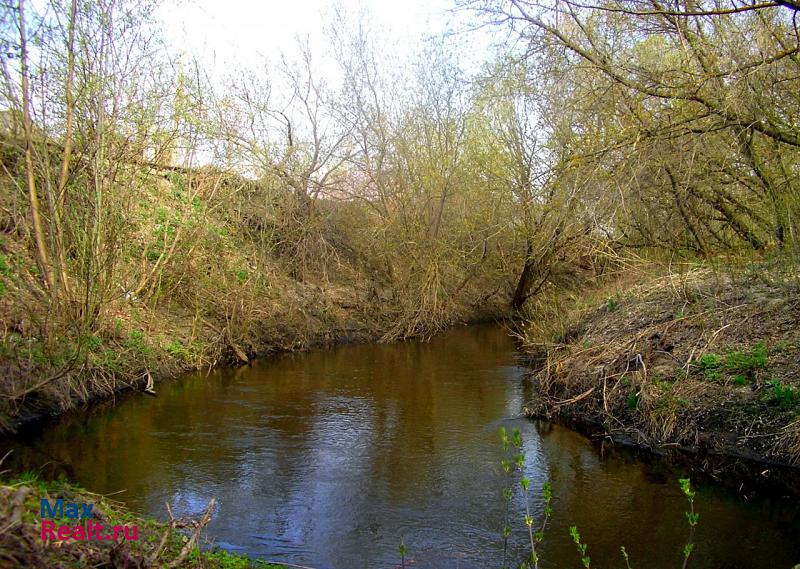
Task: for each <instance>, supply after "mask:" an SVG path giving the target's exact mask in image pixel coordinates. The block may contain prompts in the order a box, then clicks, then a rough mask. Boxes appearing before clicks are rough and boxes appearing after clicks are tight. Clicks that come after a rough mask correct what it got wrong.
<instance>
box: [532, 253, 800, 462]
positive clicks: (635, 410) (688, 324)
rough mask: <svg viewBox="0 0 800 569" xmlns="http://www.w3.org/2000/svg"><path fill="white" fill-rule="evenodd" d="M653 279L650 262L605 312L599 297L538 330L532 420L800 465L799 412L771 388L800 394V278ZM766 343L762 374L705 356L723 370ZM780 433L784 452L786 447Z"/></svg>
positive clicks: (612, 288) (605, 290) (608, 290)
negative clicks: (558, 420)
mask: <svg viewBox="0 0 800 569" xmlns="http://www.w3.org/2000/svg"><path fill="white" fill-rule="evenodd" d="M654 271H656V269H655V268H654V267H653V266H652V265H651V267H650V272H651V275H650V276H649V277H647V278H644V279H642V277H641V273H640V272H637V273H634V274H633V276H628V277H627V278H626V279H625V280H623V281H621V282H618V283H616V284H608V285H605V286H604V287H602V289H601V292H600V293H599V294H600V295H608V296H606V301H605V302H604V303H601V304H600V303H598V302H597V300H598V295H597V292H595V294H594V295H591V296H587V297H586V298H584V299H581V300H580V301H577V302H576V301H573V302H572V304H571V305H570V306H568V307H566V308H559V309H557V310H554V311H555V312H557V313H558V315H559V317H558V319H557V320H556V325H555V328H552V326H553V325H552V324H550V323H548V324H541V323H540V324H538V325H531V326H529V327H528V329H527V330H526V331H527V335H526V338H527V339H528V346H529V349H530V350H531V351H532V352H534V353H538V354H539V355H540V358H541V361H542V365H541V366H540V369H538V370H537V373H536V382H535V385H536V387H537V389H536V399H535V400H534V401H532V402H531V403H530V404H529V405H528V410H529V412H530V413H531V414H534V415H545V416H551V417H554V416H555V417H557V416H562V417H569V418H571V419H577V420H579V421H583V422H588V423H593V424H597V425H602V426H603V428H604V429H605V430H606V431H607V432H609V433H612V434H613V433H618V434H625V435H627V436H629V437H633V438H635V439H637V440H639V441H640V442H642V443H643V444H646V445H650V446H663V445H678V446H685V447H692V448H711V449H714V450H723V451H724V452H730V453H733V454H736V453H741V454H748V455H751V454H753V453H755V454H757V455H760V456H763V457H767V456H769V457H771V458H773V459H777V460H779V461H782V462H792V461H794V462H796V461H797V458H798V456H800V455H798V444H797V443H798V439H796V438H793V437H796V436H797V435H796V433H797V426H796V425H795V424H794V423H790V421H791V420H792V417H793V416H794V415H793V412H797V411H800V409H796V410H795V411H792V409H787V408H784V407H781V406H779V405H777V404H776V403H775V402H774V401H772V400H771V399H770V391H769V389H768V388H767V386H766V382H767V380H768V379H773V378H774V379H777V380H779V381H781V382H784V383H785V384H786V385H794V386H795V388H800V384H799V383H800V381H799V380H798V376H797V372H798V371H800V370H798V365H799V364H800V326H798V324H800V304H798V302H797V300H796V299H797V296H796V290H795V288H794V287H795V285H794V284H793V281H792V278H790V277H787V275H786V274H784V273H781V272H779V271H775V270H774V268H772V267H767V266H764V265H762V266H761V268H760V270H758V271H751V273H750V275H749V276H747V277H746V278H743V277H742V275H740V274H737V275H731V274H725V273H720V272H719V271H714V270H712V269H710V268H706V267H691V268H688V269H687V270H684V271H682V272H680V273H676V272H674V271H669V272H666V273H662V274H656V275H655V276H653V272H654ZM631 281H639V282H637V284H635V285H630V283H631ZM620 289H622V290H624V292H619V291H620ZM587 305H591V306H587ZM547 326H551V328H547ZM553 329H555V330H557V331H558V333H557V334H556V335H555V337H553ZM543 330H546V332H545V333H543V332H542V331H543ZM548 335H549V338H548ZM759 342H764V343H765V345H766V346H767V348H768V350H769V358H768V364H767V365H766V366H764V367H763V368H761V367H759V368H758V369H755V368H754V369H752V370H749V369H748V370H746V371H742V372H741V373H740V372H739V371H737V370H736V369H733V368H730V369H726V368H725V367H724V366H723V365H722V364H721V363H720V364H719V365H718V366H717V367H715V368H714V369H709V370H708V372H706V371H704V368H703V367H702V366H703V364H702V362H703V361H711V360H703V357H704V356H706V358H713V357H715V355H716V357H717V358H718V359H719V361H720V362H724V361H726V360H725V358H726V357H727V354H729V353H731V352H737V353H740V354H747V353H749V350H752V349H753V346H755V345H757V344H758V343H759ZM731 361H733V360H731ZM725 365H728V364H725ZM731 365H733V364H731ZM792 425H794V426H792ZM779 432H781V433H784V434H783V435H781V440H784V443H782V444H780V445H777V444H776V440H777V439H778V433H779ZM731 441H735V442H731Z"/></svg>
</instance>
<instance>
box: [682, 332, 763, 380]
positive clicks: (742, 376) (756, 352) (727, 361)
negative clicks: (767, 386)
mask: <svg viewBox="0 0 800 569" xmlns="http://www.w3.org/2000/svg"><path fill="white" fill-rule="evenodd" d="M767 362H768V352H767V347H766V344H765V343H764V342H758V343H757V344H756V345H755V346H753V348H752V349H750V350H737V351H731V352H728V353H727V354H726V355H725V357H721V356H719V355H717V354H704V355H703V356H701V357H700V358H699V359H698V360H697V363H696V364H695V368H696V369H697V370H698V371H700V373H702V375H703V377H704V378H705V379H706V380H708V381H720V380H723V379H725V378H726V377H730V376H733V382H734V383H735V384H736V385H745V384H746V383H747V381H748V379H753V378H755V376H756V374H757V372H758V371H760V370H762V369H764V368H765V367H767Z"/></svg>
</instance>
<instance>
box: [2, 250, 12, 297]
mask: <svg viewBox="0 0 800 569" xmlns="http://www.w3.org/2000/svg"><path fill="white" fill-rule="evenodd" d="M12 273H13V270H12V268H11V265H9V263H8V257H6V256H5V255H3V254H2V253H0V296H3V294H4V293H5V291H6V282H5V279H6V278H8V277H10V276H11V275H12Z"/></svg>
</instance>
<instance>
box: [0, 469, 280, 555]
mask: <svg viewBox="0 0 800 569" xmlns="http://www.w3.org/2000/svg"><path fill="white" fill-rule="evenodd" d="M58 499H63V500H64V501H65V502H71V503H78V504H92V507H91V510H92V515H93V517H92V521H93V523H100V524H102V526H103V527H104V528H106V529H108V528H112V527H114V526H127V527H128V528H133V527H136V528H137V539H135V540H124V539H122V537H121V536H120V537H119V538H118V539H116V540H113V539H112V540H105V541H102V540H101V541H76V540H75V539H73V538H72V537H68V538H66V539H56V540H52V539H47V540H43V539H42V529H41V527H42V516H41V502H42V500H48V501H49V502H50V503H55V501H56V500H58ZM212 513H213V512H212ZM55 521H56V522H57V524H59V525H60V524H68V525H71V526H74V523H75V522H73V521H71V520H69V519H63V520H55ZM207 522H208V519H200V520H188V519H172V521H171V522H160V521H156V520H153V519H148V518H143V517H139V516H136V515H134V514H132V513H131V512H129V511H127V510H126V509H125V508H124V507H123V506H122V505H121V504H119V503H117V502H114V501H113V500H110V499H108V498H105V497H103V496H99V495H97V494H93V493H91V492H88V491H86V490H83V489H82V488H79V487H76V486H74V485H71V484H69V483H67V482H64V481H53V482H42V481H40V480H37V479H36V478H34V477H29V478H22V479H18V480H2V481H0V526H2V528H3V530H2V531H0V565H1V566H3V567H10V568H22V567H62V568H64V569H69V568H78V567H169V568H172V569H247V568H249V567H257V568H260V569H284V566H283V565H276V564H271V563H267V562H264V561H261V560H251V559H249V558H248V557H246V556H244V555H237V554H231V553H228V552H227V551H225V550H221V549H215V548H208V547H202V548H201V547H200V543H201V537H200V533H201V531H202V529H203V527H204V526H205V524H206V523H207Z"/></svg>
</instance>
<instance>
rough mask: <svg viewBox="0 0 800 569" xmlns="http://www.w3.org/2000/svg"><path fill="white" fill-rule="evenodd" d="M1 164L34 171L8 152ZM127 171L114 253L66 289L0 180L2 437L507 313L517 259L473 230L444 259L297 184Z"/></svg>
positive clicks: (92, 262)
mask: <svg viewBox="0 0 800 569" xmlns="http://www.w3.org/2000/svg"><path fill="white" fill-rule="evenodd" d="M2 159H3V161H4V162H3V163H4V165H5V166H6V168H8V169H9V171H15V170H19V169H20V168H21V166H20V164H19V163H20V161H21V158H20V156H19V155H17V154H15V153H14V152H11V151H10V150H9V151H7V153H6V155H4V156H3V157H2ZM118 176H120V177H121V178H124V179H126V180H129V181H130V184H129V185H126V186H124V188H122V189H121V190H120V193H119V194H115V195H114V199H115V200H117V202H114V204H113V205H114V207H111V206H112V204H111V203H109V204H108V207H109V209H108V210H107V213H108V212H116V213H114V214H113V216H112V215H111V214H110V213H109V218H108V219H107V221H106V223H105V224H104V225H103V229H104V230H107V231H108V235H106V236H105V237H104V238H103V241H102V245H103V250H102V251H101V250H87V249H85V248H82V247H84V246H85V245H86V243H87V242H81V246H80V247H79V246H77V245H76V246H74V247H73V248H68V249H67V250H65V251H64V255H65V257H64V264H65V266H64V267H63V268H64V271H63V275H62V278H61V280H62V281H63V282H61V284H60V285H59V287H58V288H57V289H56V288H55V287H53V288H52V289H49V288H48V286H46V285H44V284H43V281H42V278H41V276H42V271H41V268H40V266H39V265H40V263H39V262H37V260H36V256H35V250H34V249H33V248H32V246H31V240H30V226H29V222H28V219H27V217H26V214H25V211H24V210H18V209H15V207H14V204H16V201H15V200H16V192H17V191H18V189H17V187H16V186H15V185H13V184H10V183H6V182H8V181H5V182H0V206H2V209H0V432H11V431H14V430H16V429H17V428H18V427H19V426H20V425H22V424H24V423H26V422H30V421H32V420H34V419H36V418H40V417H42V416H45V415H49V414H58V413H61V412H63V411H66V410H68V409H70V408H72V407H75V406H76V405H80V404H82V403H84V402H87V401H91V400H98V399H103V398H108V397H111V396H113V394H115V393H117V392H119V391H122V390H127V389H134V388H135V389H145V388H147V389H148V390H150V391H152V390H155V391H157V390H158V387H157V385H158V383H159V382H160V381H162V380H164V379H167V378H170V377H174V376H177V375H179V374H181V373H184V372H187V371H191V370H197V369H207V368H210V367H214V366H218V365H236V364H244V363H247V362H249V361H251V360H252V359H253V358H257V357H261V356H264V355H267V354H270V353H274V352H280V351H295V350H305V349H308V348H311V347H313V346H319V345H331V344H335V343H341V342H350V341H367V340H369V341H391V340H396V339H403V338H410V337H415V336H430V335H432V334H435V333H436V332H438V331H440V330H442V329H444V328H446V327H448V326H452V325H453V324H456V323H459V322H466V321H477V320H485V319H489V318H492V317H494V316H497V315H501V314H504V313H505V312H506V311H507V304H508V295H509V292H508V291H509V289H510V288H511V286H512V284H511V283H512V280H513V270H514V267H515V266H516V264H513V263H507V264H505V265H504V266H503V268H502V270H498V267H497V263H498V257H497V255H496V254H495V253H491V252H487V251H486V250H483V253H481V251H480V249H479V248H476V246H475V244H474V243H472V241H471V240H472V239H473V238H476V234H474V232H473V233H470V234H469V235H467V236H466V237H465V239H466V240H465V241H464V242H463V243H462V242H461V241H459V240H460V239H461V237H460V236H459V235H460V234H458V232H455V233H454V234H453V236H452V238H453V241H452V242H451V241H450V240H449V239H450V237H448V240H444V239H443V240H441V241H440V242H439V243H438V245H437V246H436V247H439V248H438V249H437V248H436V247H433V246H431V245H430V244H422V243H417V242H416V241H414V237H413V236H412V235H405V234H403V233H402V232H399V233H397V234H396V235H395V238H393V240H390V241H387V242H380V243H378V242H376V241H375V240H374V238H373V235H374V234H375V233H376V232H393V231H395V228H393V226H392V225H391V224H389V223H388V222H387V221H386V220H383V219H382V218H379V217H376V216H375V215H374V214H373V213H372V212H371V209H370V207H369V205H368V204H365V203H362V202H360V201H356V200H333V199H324V198H319V199H317V200H315V201H314V202H313V203H311V204H307V206H308V207H307V208H306V209H302V210H299V209H298V208H299V207H300V206H299V205H298V203H297V199H296V197H295V196H293V195H292V194H291V193H290V192H289V191H288V190H286V188H283V187H280V186H279V187H277V188H276V187H273V186H271V185H270V184H269V183H268V181H265V180H260V181H253V180H249V179H245V178H242V177H240V176H237V175H235V174H232V173H230V172H226V171H223V170H216V169H212V168H204V169H203V168H201V169H187V168H169V167H161V168H159V167H156V166H147V165H142V164H127V165H125V164H123V165H120V172H119V173H118ZM123 190H124V191H123ZM109 199H110V198H109ZM304 208H305V206H304ZM104 211H105V210H104ZM79 222H80V220H76V221H75V223H76V224H77V225H76V228H77V229H76V231H78V229H80V227H82V226H81V225H80V223H79ZM487 230H488V229H487ZM397 231H399V229H398V230H397ZM479 233H480V232H479ZM505 237H506V236H505V235H502V234H499V233H498V234H496V235H495V234H493V235H492V236H491V237H488V236H487V237H486V238H485V239H483V238H482V243H483V245H484V247H494V249H497V250H499V246H498V245H496V242H498V243H499V242H500V241H502V240H503V239H505ZM87 239H88V237H87ZM461 247H467V248H468V249H469V252H466V253H463V254H462V253H457V252H458V251H460V248H461ZM494 249H493V250H494ZM503 262H504V263H506V261H505V260H504V261H503Z"/></svg>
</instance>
